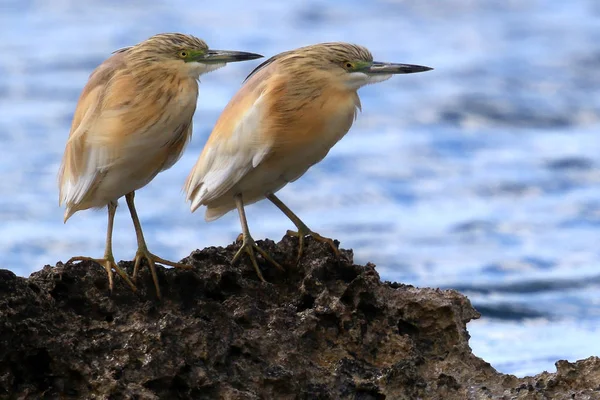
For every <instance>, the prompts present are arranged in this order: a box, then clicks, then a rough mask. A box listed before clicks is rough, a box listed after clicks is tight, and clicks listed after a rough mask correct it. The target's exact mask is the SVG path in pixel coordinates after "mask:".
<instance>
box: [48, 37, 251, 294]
mask: <svg viewBox="0 0 600 400" xmlns="http://www.w3.org/2000/svg"><path fill="white" fill-rule="evenodd" d="M258 57H260V56H259V55H257V54H252V53H241V52H222V51H213V50H209V49H208V46H207V45H206V43H205V42H203V41H202V40H200V39H198V38H195V37H193V36H189V35H183V34H159V35H155V36H153V37H151V38H149V39H148V40H146V41H143V42H141V43H139V44H137V45H135V46H132V47H129V48H125V49H121V50H119V51H117V52H115V54H114V55H112V56H111V57H110V58H108V59H107V60H106V61H104V62H103V63H102V64H101V65H100V66H99V67H98V68H97V69H96V70H95V71H94V72H93V73H92V74H91V76H90V79H89V81H88V83H87V84H86V86H85V87H84V89H83V92H82V94H81V96H80V99H79V102H78V104H77V107H76V110H75V114H74V117H73V123H72V126H71V131H70V135H69V139H68V141H67V145H66V148H65V153H64V156H63V162H62V166H61V169H60V173H59V191H60V194H59V198H60V204H61V205H62V204H65V206H66V211H65V222H66V221H67V220H68V219H69V218H70V217H71V216H72V215H73V214H74V213H75V212H77V211H80V210H85V209H88V208H99V207H104V206H109V227H112V217H114V211H111V207H114V206H115V205H116V202H117V200H118V199H119V198H121V197H123V196H127V203H128V205H129V208H130V211H131V213H132V218H133V219H134V224H135V227H136V232H137V235H138V246H139V249H138V253H137V254H136V268H135V270H136V271H137V267H138V265H139V262H140V260H141V259H142V258H145V259H146V260H147V261H148V263H149V264H150V267H151V270H152V272H153V276H154V278H155V284H156V289H157V294H158V295H159V296H160V292H159V289H158V283H157V281H156V276H155V272H154V265H153V263H154V261H159V262H163V263H166V264H169V265H173V266H182V265H180V264H177V263H171V262H168V261H166V260H162V259H160V258H158V257H156V256H154V255H152V254H151V253H149V252H148V251H147V248H146V246H145V241H144V239H143V234H142V232H141V226H139V221H137V214H136V213H135V207H134V205H133V204H134V203H133V196H134V192H135V190H137V189H140V188H142V187H144V186H145V185H147V184H148V183H149V182H150V181H151V180H152V179H153V178H154V177H155V176H156V175H157V174H158V173H160V172H161V171H164V170H166V169H168V168H170V167H171V166H173V164H175V162H176V161H177V160H178V159H179V158H180V157H181V154H182V152H183V150H184V148H185V146H186V144H187V143H188V142H189V140H190V137H191V135H192V117H193V115H194V112H195V110H196V101H197V98H198V78H199V76H200V75H201V74H203V73H206V72H209V71H212V70H214V69H217V68H219V67H222V66H224V65H225V63H226V62H228V61H241V60H244V59H253V58H258ZM111 212H112V216H111ZM109 234H110V232H109ZM108 245H109V238H107V254H106V255H105V258H104V259H100V260H99V261H101V262H103V263H104V264H105V267H106V268H107V271H108V272H109V279H110V278H111V275H110V271H111V268H115V269H117V271H118V272H119V273H120V274H121V275H122V276H123V273H122V271H120V270H119V269H118V267H115V265H116V264H114V260H110V259H112V250H111V249H109V248H108V247H109V246H108ZM78 259H81V258H78ZM106 264H111V265H110V267H107V266H106ZM134 276H135V273H134ZM111 286H112V281H111ZM132 286H133V285H132Z"/></svg>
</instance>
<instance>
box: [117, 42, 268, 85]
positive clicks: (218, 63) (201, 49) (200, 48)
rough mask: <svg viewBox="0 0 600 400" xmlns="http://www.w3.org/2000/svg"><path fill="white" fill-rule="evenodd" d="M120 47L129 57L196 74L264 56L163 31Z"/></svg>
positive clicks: (136, 61)
mask: <svg viewBox="0 0 600 400" xmlns="http://www.w3.org/2000/svg"><path fill="white" fill-rule="evenodd" d="M118 51H124V52H127V53H128V54H127V55H128V57H129V59H130V60H131V61H133V62H135V63H136V64H140V65H142V66H146V65H147V66H149V67H150V66H151V67H156V66H157V65H162V66H164V67H165V68H176V69H179V70H180V71H182V72H184V73H188V74H189V75H190V76H193V77H195V78H197V77H199V76H200V75H202V74H205V73H207V72H210V71H214V70H215V69H218V68H221V67H224V66H225V65H226V64H227V63H229V62H237V61H246V60H254V59H257V58H261V57H262V55H260V54H255V53H247V52H243V51H231V50H214V49H210V48H209V47H208V45H207V44H206V42H204V41H203V40H201V39H198V38H197V37H194V36H191V35H184V34H181V33H161V34H158V35H154V36H152V37H150V38H149V39H147V40H144V41H143V42H141V43H139V44H136V45H135V46H132V47H128V48H125V49H121V50H118Z"/></svg>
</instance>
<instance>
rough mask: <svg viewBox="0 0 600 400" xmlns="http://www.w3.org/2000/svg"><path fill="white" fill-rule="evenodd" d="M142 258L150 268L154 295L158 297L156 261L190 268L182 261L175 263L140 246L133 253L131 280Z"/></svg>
mask: <svg viewBox="0 0 600 400" xmlns="http://www.w3.org/2000/svg"><path fill="white" fill-rule="evenodd" d="M142 260H146V262H147V263H148V267H149V268H150V274H152V280H153V281H154V288H155V289H156V296H157V297H158V298H159V299H160V298H161V294H160V286H159V284H158V275H157V274H156V263H159V264H164V265H168V266H170V267H175V268H181V269H191V268H192V266H191V265H188V264H183V263H176V262H173V261H169V260H165V259H164V258H160V257H158V256H156V255H154V254H152V253H150V251H148V249H147V248H145V247H141V248H138V251H137V252H136V254H135V259H134V262H135V264H134V266H133V280H134V282H135V280H136V279H137V273H138V271H139V268H140V265H141V264H142Z"/></svg>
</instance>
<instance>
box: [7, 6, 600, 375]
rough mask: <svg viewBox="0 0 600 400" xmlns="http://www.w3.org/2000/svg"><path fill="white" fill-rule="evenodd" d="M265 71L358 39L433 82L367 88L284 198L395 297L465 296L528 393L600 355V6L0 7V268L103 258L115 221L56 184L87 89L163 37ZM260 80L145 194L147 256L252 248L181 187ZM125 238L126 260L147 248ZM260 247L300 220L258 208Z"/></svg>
mask: <svg viewBox="0 0 600 400" xmlns="http://www.w3.org/2000/svg"><path fill="white" fill-rule="evenodd" d="M172 31H178V32H184V33H192V34H195V35H197V36H199V37H201V38H203V39H205V40H206V41H207V42H208V43H209V45H211V46H212V47H214V48H222V49H232V50H247V51H254V52H259V53H262V54H264V55H266V56H270V55H273V54H275V53H277V52H280V51H284V50H288V49H291V48H296V47H299V46H303V45H306V44H312V43H317V42H324V41H338V40H342V41H348V42H355V43H359V44H362V45H365V46H367V47H368V48H369V49H370V50H371V51H372V52H373V53H374V55H375V58H376V59H377V60H381V61H396V62H405V63H414V64H422V65H428V66H432V67H435V70H434V71H431V72H427V73H423V74H415V75H406V76H397V77H394V78H392V79H391V80H389V81H387V82H385V83H382V84H378V85H373V86H368V87H365V88H363V89H361V92H360V94H361V97H362V104H363V113H362V114H361V115H360V116H359V118H358V121H357V122H356V123H355V125H354V127H353V129H352V130H351V132H350V133H349V134H348V135H347V136H346V137H345V138H344V139H343V140H342V141H341V142H340V143H339V144H338V145H337V146H336V147H335V148H334V149H333V150H332V151H331V153H330V154H329V156H328V157H327V158H326V160H325V161H324V162H322V163H321V164H318V165H317V166H315V167H313V168H312V169H311V170H310V171H309V173H307V174H306V175H305V176H304V177H303V178H302V179H300V180H299V181H297V182H295V183H293V184H291V185H289V186H288V187H286V188H285V189H284V190H282V191H281V192H280V195H281V198H282V199H283V200H284V201H285V202H286V203H287V204H288V205H289V206H290V207H291V208H292V209H293V210H295V212H297V213H298V214H299V215H300V216H301V218H303V219H304V221H305V222H306V223H307V224H308V225H309V226H311V227H312V228H313V229H314V230H316V231H318V232H320V233H321V234H323V235H326V236H331V237H334V238H337V239H339V240H340V241H341V243H342V244H341V245H342V247H344V248H352V249H354V254H355V260H356V262H358V263H365V262H367V261H371V262H373V263H375V264H377V266H378V270H379V272H380V274H381V276H382V278H383V279H386V280H392V281H400V282H404V283H410V284H413V285H417V286H433V287H442V288H456V289H459V290H461V291H462V292H463V293H466V294H467V295H468V296H469V298H470V299H471V300H472V302H473V303H474V304H475V306H476V307H477V308H478V309H479V310H480V311H481V312H482V313H483V317H482V318H481V319H480V320H478V321H474V322H471V323H470V324H469V326H468V328H469V332H470V333H471V336H472V339H471V345H472V347H473V349H474V352H475V354H477V355H478V356H480V357H482V358H484V359H485V360H487V361H489V362H490V363H491V364H492V365H493V366H494V367H496V368H497V369H498V370H500V371H502V372H506V373H513V374H516V375H519V376H522V375H526V374H535V373H539V372H541V371H543V370H548V371H554V370H555V368H554V362H555V361H556V360H558V359H568V360H570V361H574V360H577V359H580V358H584V357H587V356H591V355H600V340H599V339H598V338H599V334H600V296H599V295H598V293H599V292H598V288H599V286H600V268H599V267H600V247H599V244H600V241H599V232H600V230H599V229H600V139H599V134H600V132H599V128H600V96H599V95H598V91H599V90H600V45H599V43H600V3H598V2H597V1H596V0H572V1H569V2H566V1H560V2H559V1H554V0H519V1H516V0H487V1H478V0H447V1H401V0H378V1H358V0H350V1H325V0H286V1H281V0H273V1H258V2H246V1H242V0H233V1H229V0H221V1H216V2H199V1H191V0H174V1H173V0H169V1H167V0H143V1H142V0H139V1H123V0H119V1H116V0H107V1H103V2H99V1H90V0H77V1H75V0H52V1H42V0H38V1H33V0H0V39H1V40H0V107H1V108H0V110H1V112H0V140H1V150H0V221H1V222H0V267H1V268H8V269H11V270H12V271H14V272H15V273H17V274H18V275H21V276H28V275H29V274H30V273H31V272H33V271H35V270H38V269H40V268H41V267H42V266H43V265H45V264H54V263H55V262H56V261H59V260H62V261H66V260H67V259H69V258H70V257H71V256H74V255H89V256H100V255H102V254H103V249H104V235H105V229H106V213H105V212H104V211H103V212H95V211H85V212H80V213H77V214H76V215H75V216H74V217H73V218H72V219H71V220H70V221H69V222H68V223H67V224H66V225H63V223H62V214H63V210H61V209H59V207H58V198H57V197H58V194H57V185H56V174H57V170H58V167H59V163H60V159H61V157H62V152H63V150H64V145H65V141H66V138H67V136H68V131H69V125H70V122H71V117H72V113H73V110H74V107H75V104H76V101H77V98H78V96H79V93H80V91H81V89H82V87H83V85H84V84H85V82H86V80H87V77H88V75H89V74H90V72H91V71H92V70H93V68H94V67H95V66H97V65H98V64H99V63H100V62H102V60H103V59H105V58H106V57H108V56H109V55H110V53H111V52H112V51H113V50H115V49H118V48H120V47H123V46H127V45H131V44H134V43H137V42H139V41H141V40H143V39H145V38H147V37H149V36H151V35H152V34H155V33H158V32H172ZM259 62H260V60H257V61H254V62H247V63H236V64H231V65H229V66H227V67H226V68H224V69H220V70H218V71H216V72H213V73H211V74H209V75H205V76H204V77H203V78H202V83H201V87H200V99H199V104H198V111H197V112H196V115H195V119H194V127H195V132H194V138H193V141H192V143H191V145H190V146H189V148H188V150H187V152H186V153H185V155H184V156H183V158H182V159H181V160H180V162H179V163H178V164H177V165H176V166H175V167H173V168H172V169H171V170H169V171H167V172H165V173H163V174H161V175H159V176H158V177H157V178H156V179H155V180H154V181H153V182H152V183H151V184H150V185H148V186H147V187H146V188H144V189H142V190H140V191H138V193H137V196H136V201H137V205H138V211H139V213H140V216H141V219H142V225H143V226H144V228H145V233H146V237H147V239H148V242H149V243H148V244H149V246H150V249H151V250H152V251H153V252H155V253H156V254H158V255H160V256H162V257H164V258H168V259H177V260H178V259H181V258H183V257H185V256H187V255H188V254H189V253H190V251H192V250H193V249H196V248H202V247H205V246H209V245H226V244H228V243H230V242H232V241H233V240H234V239H235V237H236V236H237V234H238V233H239V230H240V228H239V222H238V218H237V215H236V214H235V213H230V214H228V215H226V216H225V217H223V218H222V219H220V220H218V221H216V222H213V223H210V224H206V223H205V222H204V220H203V210H202V211H201V212H197V213H196V214H194V215H192V216H190V213H189V209H188V206H187V205H186V204H185V202H184V197H183V194H182V192H181V187H182V184H183V182H184V179H185V177H186V176H187V174H188V172H189V170H190V168H191V166H192V165H193V164H194V162H195V160H196V158H197V156H198V154H199V153H200V151H201V149H202V146H203V144H204V142H205V140H206V138H207V137H208V134H209V133H210V130H211V128H212V126H213V124H214V122H215V121H216V119H217V117H218V115H219V113H220V111H221V110H222V109H223V107H224V106H225V104H226V103H227V101H228V100H229V98H230V97H231V96H232V95H233V94H234V93H235V91H236V90H237V89H238V88H239V85H240V83H241V81H242V80H243V78H244V77H245V75H246V74H247V73H248V72H249V71H250V70H251V69H252V68H254V67H255V66H256V65H257V64H258V63H259ZM121 205H122V207H120V208H119V212H118V214H117V218H116V229H115V233H114V235H115V236H114V250H115V255H116V257H117V259H129V260H130V259H131V258H132V257H133V255H134V252H135V249H136V242H135V235H134V231H133V227H132V225H131V221H130V219H129V215H128V213H127V211H126V207H123V206H124V201H121ZM247 213H248V215H249V222H250V227H251V231H252V233H253V236H254V237H255V238H257V239H258V238H265V237H269V238H272V239H275V240H279V239H280V238H281V237H282V235H283V234H284V233H285V230H286V229H288V228H292V226H291V224H290V222H289V221H288V220H287V219H286V218H285V217H284V216H283V214H281V213H280V212H279V211H278V210H277V209H276V208H275V207H274V206H272V205H271V204H269V203H266V202H262V203H259V204H256V205H254V206H250V207H249V208H248V210H247Z"/></svg>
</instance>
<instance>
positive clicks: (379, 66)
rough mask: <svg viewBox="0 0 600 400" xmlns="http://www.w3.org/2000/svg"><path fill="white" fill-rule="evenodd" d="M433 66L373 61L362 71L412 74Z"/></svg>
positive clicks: (368, 72) (428, 69)
mask: <svg viewBox="0 0 600 400" xmlns="http://www.w3.org/2000/svg"><path fill="white" fill-rule="evenodd" d="M432 69H433V68H431V67H425V66H422V65H411V64H396V63H385V62H378V61H373V63H372V64H371V65H370V66H369V67H367V68H366V69H365V70H364V72H365V73H367V74H373V75H374V74H413V73H415V72H425V71H430V70H432Z"/></svg>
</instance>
